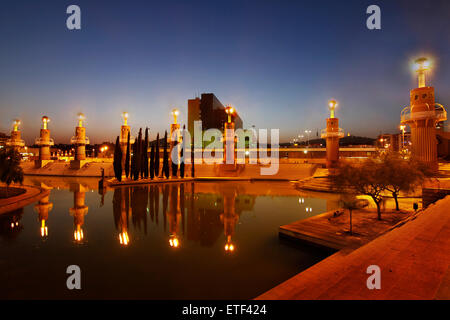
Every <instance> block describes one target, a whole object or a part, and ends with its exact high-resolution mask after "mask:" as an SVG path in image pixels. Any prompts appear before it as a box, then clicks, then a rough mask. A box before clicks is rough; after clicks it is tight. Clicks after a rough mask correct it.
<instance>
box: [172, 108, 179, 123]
mask: <svg viewBox="0 0 450 320" xmlns="http://www.w3.org/2000/svg"><path fill="white" fill-rule="evenodd" d="M171 114H172V116H173V123H174V124H177V118H178V116H179V115H180V111H179V110H178V109H173V110H172V112H171Z"/></svg>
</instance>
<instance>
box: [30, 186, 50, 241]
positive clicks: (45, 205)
mask: <svg viewBox="0 0 450 320" xmlns="http://www.w3.org/2000/svg"><path fill="white" fill-rule="evenodd" d="M49 198H50V194H49V195H48V196H46V197H44V198H42V199H41V200H39V202H38V203H37V204H36V206H35V207H34V208H35V210H36V211H37V212H38V219H39V221H40V223H41V229H40V231H41V237H42V239H44V240H45V239H46V238H47V237H48V227H47V226H46V225H45V222H46V221H47V220H48V213H49V212H50V211H51V210H52V209H53V203H51V202H50V200H49Z"/></svg>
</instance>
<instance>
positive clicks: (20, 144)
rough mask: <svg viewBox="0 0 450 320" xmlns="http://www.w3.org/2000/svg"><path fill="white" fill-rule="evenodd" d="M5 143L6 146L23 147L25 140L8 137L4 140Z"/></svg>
mask: <svg viewBox="0 0 450 320" xmlns="http://www.w3.org/2000/svg"><path fill="white" fill-rule="evenodd" d="M6 145H7V146H8V147H24V146H25V141H24V140H22V139H17V140H16V139H8V140H6Z"/></svg>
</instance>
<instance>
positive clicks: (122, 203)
mask: <svg viewBox="0 0 450 320" xmlns="http://www.w3.org/2000/svg"><path fill="white" fill-rule="evenodd" d="M113 214H114V223H115V225H116V229H119V243H120V244H121V245H123V246H127V245H128V244H129V243H130V237H129V235H128V218H129V216H130V188H116V189H114V196H113Z"/></svg>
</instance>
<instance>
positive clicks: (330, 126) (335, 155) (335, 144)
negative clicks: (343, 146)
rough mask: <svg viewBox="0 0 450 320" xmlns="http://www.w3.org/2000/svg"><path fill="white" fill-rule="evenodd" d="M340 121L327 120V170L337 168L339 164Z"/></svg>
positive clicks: (336, 119) (335, 119)
mask: <svg viewBox="0 0 450 320" xmlns="http://www.w3.org/2000/svg"><path fill="white" fill-rule="evenodd" d="M339 138H340V136H339V119H338V118H328V119H327V137H326V145H327V168H336V167H337V165H338V163H339Z"/></svg>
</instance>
